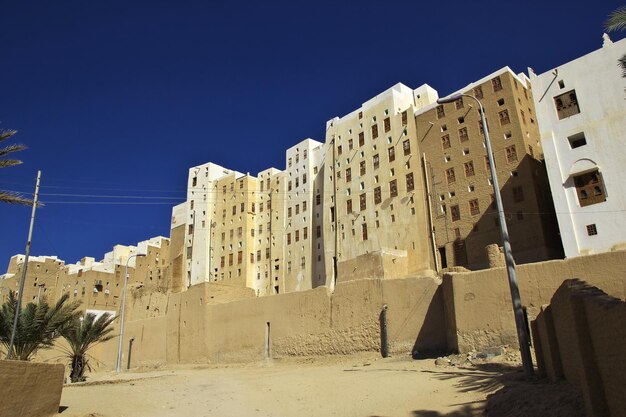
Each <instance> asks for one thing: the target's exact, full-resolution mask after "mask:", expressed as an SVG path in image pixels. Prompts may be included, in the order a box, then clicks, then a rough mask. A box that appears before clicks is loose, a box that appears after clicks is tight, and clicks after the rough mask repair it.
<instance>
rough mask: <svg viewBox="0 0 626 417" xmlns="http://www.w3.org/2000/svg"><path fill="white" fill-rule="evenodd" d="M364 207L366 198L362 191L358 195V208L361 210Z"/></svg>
mask: <svg viewBox="0 0 626 417" xmlns="http://www.w3.org/2000/svg"><path fill="white" fill-rule="evenodd" d="M366 208H367V199H366V197H365V193H363V194H361V195H360V196H359V209H360V210H361V211H363V210H365V209H366Z"/></svg>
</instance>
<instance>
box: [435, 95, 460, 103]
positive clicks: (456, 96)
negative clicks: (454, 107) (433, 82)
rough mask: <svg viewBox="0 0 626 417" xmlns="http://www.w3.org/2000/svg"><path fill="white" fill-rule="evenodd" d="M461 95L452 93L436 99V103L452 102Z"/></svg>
mask: <svg viewBox="0 0 626 417" xmlns="http://www.w3.org/2000/svg"><path fill="white" fill-rule="evenodd" d="M461 97H463V94H454V95H452V96H448V97H444V98H439V99H437V104H444V103H452V102H454V101H457V100H458V99H460V98H461Z"/></svg>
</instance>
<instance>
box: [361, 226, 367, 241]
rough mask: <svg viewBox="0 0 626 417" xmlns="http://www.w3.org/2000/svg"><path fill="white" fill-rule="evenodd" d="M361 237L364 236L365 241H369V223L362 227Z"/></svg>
mask: <svg viewBox="0 0 626 417" xmlns="http://www.w3.org/2000/svg"><path fill="white" fill-rule="evenodd" d="M361 235H362V236H363V240H367V223H363V224H362V225H361Z"/></svg>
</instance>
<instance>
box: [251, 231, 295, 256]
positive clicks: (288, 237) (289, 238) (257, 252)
mask: <svg viewBox="0 0 626 417" xmlns="http://www.w3.org/2000/svg"><path fill="white" fill-rule="evenodd" d="M287 239H288V240H289V242H288V243H291V233H289V234H288V235H287ZM256 260H257V262H258V261H260V260H261V251H260V250H258V251H256Z"/></svg>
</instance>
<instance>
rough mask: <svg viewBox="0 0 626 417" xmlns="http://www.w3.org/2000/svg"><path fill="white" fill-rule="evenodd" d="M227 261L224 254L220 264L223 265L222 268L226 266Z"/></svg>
mask: <svg viewBox="0 0 626 417" xmlns="http://www.w3.org/2000/svg"><path fill="white" fill-rule="evenodd" d="M225 263H226V260H225V259H224V257H223V256H222V257H221V258H220V266H221V267H222V268H224V265H225Z"/></svg>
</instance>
